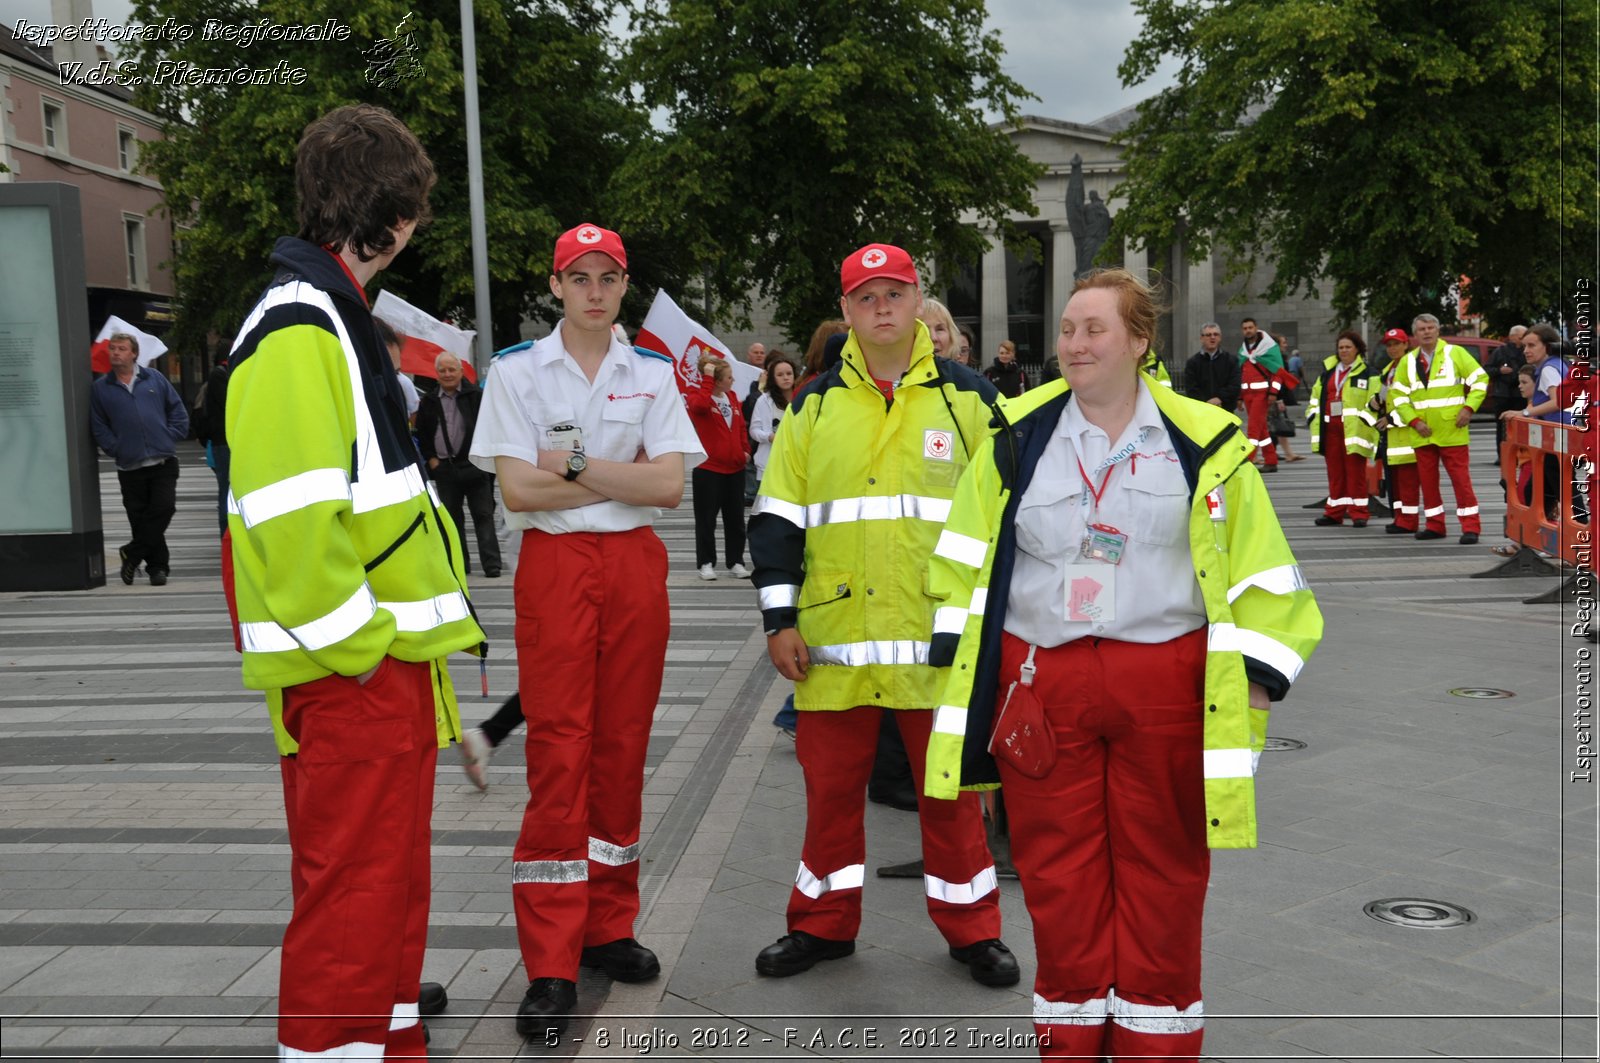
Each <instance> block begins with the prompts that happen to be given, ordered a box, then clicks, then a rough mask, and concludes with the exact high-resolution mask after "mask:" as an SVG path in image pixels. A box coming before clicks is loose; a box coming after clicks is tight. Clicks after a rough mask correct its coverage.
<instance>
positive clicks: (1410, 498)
mask: <svg viewBox="0 0 1600 1063" xmlns="http://www.w3.org/2000/svg"><path fill="white" fill-rule="evenodd" d="M1389 470H1390V472H1391V474H1392V475H1391V476H1390V490H1391V491H1392V492H1393V494H1394V497H1393V498H1391V499H1389V505H1390V507H1391V508H1392V509H1393V510H1394V523H1395V526H1396V527H1399V528H1401V529H1402V530H1404V531H1410V532H1414V531H1416V530H1417V514H1419V513H1421V512H1422V507H1421V505H1420V503H1419V500H1420V499H1421V497H1422V496H1421V493H1420V492H1421V487H1420V485H1419V484H1418V483H1417V466H1416V463H1414V462H1407V463H1406V464H1404V465H1391V466H1389Z"/></svg>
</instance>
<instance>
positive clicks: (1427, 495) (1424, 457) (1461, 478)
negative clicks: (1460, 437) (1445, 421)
mask: <svg viewBox="0 0 1600 1063" xmlns="http://www.w3.org/2000/svg"><path fill="white" fill-rule="evenodd" d="M1441 464H1442V465H1443V466H1444V471H1445V472H1446V473H1447V474H1448V475H1449V477H1450V490H1452V491H1454V492H1455V496H1456V519H1457V520H1459V521H1460V522H1461V530H1462V531H1463V532H1472V533H1474V534H1476V533H1478V532H1481V531H1482V530H1483V523H1482V522H1481V521H1480V520H1479V519H1478V496H1477V494H1476V493H1475V492H1474V491H1473V490H1472V470H1471V469H1469V468H1468V465H1469V464H1470V463H1469V461H1468V459H1467V447H1466V444H1462V445H1461V446H1459V447H1439V446H1432V445H1424V444H1423V443H1422V442H1420V441H1419V442H1418V443H1417V480H1418V481H1419V482H1420V483H1421V485H1422V513H1423V516H1424V517H1425V518H1427V522H1428V524H1427V527H1428V530H1429V531H1436V532H1442V531H1444V496H1443V494H1441V493H1440V490H1439V466H1440V465H1441Z"/></svg>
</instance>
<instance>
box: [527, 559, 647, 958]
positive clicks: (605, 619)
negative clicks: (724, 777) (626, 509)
mask: <svg viewBox="0 0 1600 1063" xmlns="http://www.w3.org/2000/svg"><path fill="white" fill-rule="evenodd" d="M516 610H517V625H516V643H517V687H518V690H519V691H520V692H521V694H522V713H523V715H524V716H525V717H526V718H527V721H528V741H527V751H528V805H527V808H526V810H525V811H524V812H523V815H522V833H521V834H520V835H518V837H517V846H516V851H515V854H514V858H513V859H514V867H513V877H512V889H511V894H512V901H513V904H514V908H515V911H516V916H517V941H518V944H519V945H520V946H521V948H522V961H523V963H524V964H526V965H527V969H528V978H529V979H530V980H531V979H535V978H565V979H568V980H570V981H576V980H577V977H578V954H579V952H580V950H581V949H583V948H584V947H585V946H589V945H603V944H605V943H606V942H608V941H616V940H617V939H618V938H627V937H632V936H633V921H634V919H635V918H636V917H637V916H638V915H639V809H640V797H639V795H640V792H641V791H642V790H643V788H644V760H645V751H646V747H647V746H648V745H649V741H650V723H651V720H652V719H653V718H654V716H655V709H656V699H657V697H658V696H659V695H660V693H661V671H662V668H663V667H664V665H665V663H666V656H667V636H668V634H669V631H670V623H671V622H670V619H669V616H668V610H667V550H666V547H664V546H662V545H661V540H660V539H658V538H657V537H656V533H655V532H654V531H652V530H651V529H649V528H635V529H634V530H632V531H625V532H569V533H567V534H564V535H550V534H547V533H545V532H541V531H528V532H525V533H524V534H523V537H522V553H521V557H520V558H519V559H518V562H517V582H516Z"/></svg>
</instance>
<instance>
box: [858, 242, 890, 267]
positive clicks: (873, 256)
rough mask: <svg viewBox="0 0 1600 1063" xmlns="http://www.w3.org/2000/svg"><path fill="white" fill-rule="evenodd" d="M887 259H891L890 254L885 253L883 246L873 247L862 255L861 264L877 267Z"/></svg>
mask: <svg viewBox="0 0 1600 1063" xmlns="http://www.w3.org/2000/svg"><path fill="white" fill-rule="evenodd" d="M887 261H889V256H888V255H886V254H884V253H883V248H881V247H874V248H871V249H870V250H868V251H867V253H866V254H864V255H862V256H861V264H862V265H863V266H865V267H867V268H868V269H877V268H878V267H879V266H881V265H883V264H884V263H885V262H887Z"/></svg>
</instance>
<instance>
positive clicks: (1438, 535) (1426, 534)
mask: <svg viewBox="0 0 1600 1063" xmlns="http://www.w3.org/2000/svg"><path fill="white" fill-rule="evenodd" d="M1417 538H1418V539H1443V538H1444V532H1436V531H1428V530H1427V529H1423V530H1422V531H1419V532H1417Z"/></svg>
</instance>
